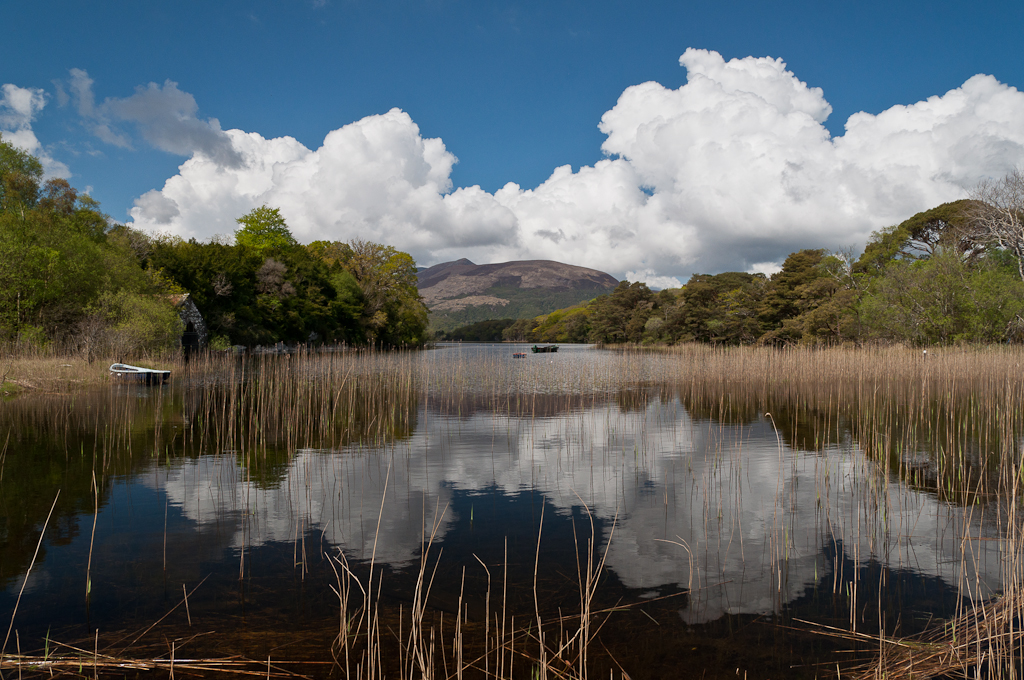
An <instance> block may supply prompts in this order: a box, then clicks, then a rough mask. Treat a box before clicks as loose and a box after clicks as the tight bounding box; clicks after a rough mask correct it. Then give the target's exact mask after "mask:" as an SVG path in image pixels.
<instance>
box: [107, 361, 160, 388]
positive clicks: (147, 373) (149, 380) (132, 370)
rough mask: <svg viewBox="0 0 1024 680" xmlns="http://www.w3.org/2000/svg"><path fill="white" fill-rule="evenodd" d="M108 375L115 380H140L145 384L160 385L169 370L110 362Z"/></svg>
mask: <svg viewBox="0 0 1024 680" xmlns="http://www.w3.org/2000/svg"><path fill="white" fill-rule="evenodd" d="M110 377H111V378H114V379H117V380H125V381H131V382H141V383H145V384H147V385H162V384H163V383H165V382H167V381H168V379H170V377H171V372H170V371H159V370H157V369H155V368H141V367H139V366H129V365H128V364H110Z"/></svg>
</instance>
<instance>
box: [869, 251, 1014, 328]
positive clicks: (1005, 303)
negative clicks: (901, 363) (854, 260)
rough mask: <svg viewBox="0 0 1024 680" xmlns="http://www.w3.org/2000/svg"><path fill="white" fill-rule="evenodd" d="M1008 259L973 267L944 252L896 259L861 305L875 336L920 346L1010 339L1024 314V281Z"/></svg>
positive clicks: (995, 260) (950, 253) (995, 259)
mask: <svg viewBox="0 0 1024 680" xmlns="http://www.w3.org/2000/svg"><path fill="white" fill-rule="evenodd" d="M1004 259H1005V258H993V259H992V260H987V261H984V262H982V263H981V264H979V265H978V266H973V267H972V266H970V265H969V264H968V263H965V262H964V261H963V260H961V259H960V258H959V257H958V256H957V255H956V254H955V253H954V252H950V251H944V252H939V253H938V254H936V255H935V256H934V257H932V258H929V259H926V260H918V261H914V262H908V261H902V260H896V261H894V262H892V263H891V264H890V265H889V266H888V267H887V268H886V270H885V273H884V275H883V276H881V277H879V278H878V279H877V280H876V281H875V282H874V284H873V285H872V286H871V288H870V290H869V291H868V293H867V294H866V295H865V296H864V299H863V300H862V301H861V303H860V304H861V311H862V314H863V316H864V318H865V321H866V324H867V326H868V327H869V329H870V333H871V335H872V337H875V338H878V339H885V340H895V341H899V342H906V343H910V344H915V345H929V344H949V343H955V342H999V341H1002V340H1004V339H1005V338H1006V337H1007V333H1008V331H1009V330H1010V329H1012V328H1013V326H1014V322H1015V320H1016V319H1017V318H1018V317H1020V315H1021V314H1022V313H1024V282H1021V281H1020V280H1019V277H1017V276H1015V273H1016V272H1015V271H1013V269H1011V270H1010V271H1007V270H1008V269H1010V268H1009V267H1007V266H1006V265H1007V263H1006V262H1005V261H1003V260H1004ZM1014 269H1015V267H1014Z"/></svg>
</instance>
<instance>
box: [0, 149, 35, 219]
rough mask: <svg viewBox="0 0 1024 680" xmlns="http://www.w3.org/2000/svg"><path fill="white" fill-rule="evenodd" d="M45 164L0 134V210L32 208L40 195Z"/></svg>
mask: <svg viewBox="0 0 1024 680" xmlns="http://www.w3.org/2000/svg"><path fill="white" fill-rule="evenodd" d="M42 177H43V165H42V163H40V162H39V159H38V158H36V157H35V156H32V155H31V154H28V153H26V152H24V151H22V150H21V149H19V148H17V147H15V146H14V145H13V144H9V143H8V142H5V141H3V137H2V136H0V210H12V209H14V208H15V207H18V208H21V209H22V210H24V209H25V208H31V207H33V206H34V205H35V203H36V200H37V199H38V197H39V182H40V180H41V179H42Z"/></svg>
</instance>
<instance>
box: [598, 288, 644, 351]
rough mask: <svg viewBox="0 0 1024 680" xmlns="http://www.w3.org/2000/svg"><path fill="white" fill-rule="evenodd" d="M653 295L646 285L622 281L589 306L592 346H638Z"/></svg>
mask: <svg viewBox="0 0 1024 680" xmlns="http://www.w3.org/2000/svg"><path fill="white" fill-rule="evenodd" d="M653 298H654V294H653V293H652V292H651V290H650V289H649V288H648V287H647V284H646V283H642V282H639V281H637V282H636V283H630V282H629V281H621V282H619V285H618V286H616V287H615V290H614V291H612V292H611V294H610V295H602V296H600V297H598V298H597V299H596V300H594V301H593V302H592V303H591V304H590V334H589V339H590V341H591V342H599V343H623V342H640V340H641V339H642V337H643V332H644V327H645V325H646V324H647V320H648V319H649V318H650V316H651V313H652V312H653V310H654V305H655V303H654V300H653Z"/></svg>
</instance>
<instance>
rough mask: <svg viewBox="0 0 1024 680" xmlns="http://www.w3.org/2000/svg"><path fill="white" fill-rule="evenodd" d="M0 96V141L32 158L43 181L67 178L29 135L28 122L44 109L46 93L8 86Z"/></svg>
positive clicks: (62, 167)
mask: <svg viewBox="0 0 1024 680" xmlns="http://www.w3.org/2000/svg"><path fill="white" fill-rule="evenodd" d="M0 92H2V93H3V97H0V134H2V135H3V139H4V141H5V142H8V143H10V144H12V145H14V146H16V147H17V148H19V149H21V150H22V151H27V152H28V153H30V154H32V155H34V156H36V157H37V158H38V159H39V162H40V163H42V165H43V173H44V176H45V177H47V178H50V177H70V176H71V171H70V170H68V166H66V165H65V164H64V163H61V162H60V161H57V160H54V159H53V158H52V157H51V156H50V154H49V153H48V152H47V151H46V149H44V148H43V146H42V144H40V143H39V139H38V138H37V137H36V134H35V132H33V131H32V121H34V120H35V118H36V115H37V114H38V113H39V112H40V111H42V110H43V107H44V106H46V93H45V92H43V91H42V90H40V89H36V88H29V87H18V86H17V85H12V84H10V83H7V84H5V85H4V86H3V87H0Z"/></svg>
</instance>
